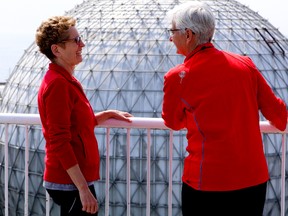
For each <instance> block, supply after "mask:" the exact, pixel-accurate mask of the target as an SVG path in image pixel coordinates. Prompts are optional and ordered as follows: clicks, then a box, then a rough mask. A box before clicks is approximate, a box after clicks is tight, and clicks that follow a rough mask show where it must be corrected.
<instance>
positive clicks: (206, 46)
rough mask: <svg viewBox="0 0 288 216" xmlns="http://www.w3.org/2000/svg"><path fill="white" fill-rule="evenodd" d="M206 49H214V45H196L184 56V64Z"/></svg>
mask: <svg viewBox="0 0 288 216" xmlns="http://www.w3.org/2000/svg"><path fill="white" fill-rule="evenodd" d="M207 48H214V45H213V44H212V43H210V42H208V43H204V44H200V45H198V46H197V47H196V48H195V49H194V50H193V51H192V52H191V53H190V54H188V55H187V56H186V58H185V59H184V62H186V61H188V60H189V59H190V58H191V57H192V56H194V55H195V54H196V53H197V52H199V51H201V50H204V49H207Z"/></svg>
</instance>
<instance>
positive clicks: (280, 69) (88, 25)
mask: <svg viewBox="0 0 288 216" xmlns="http://www.w3.org/2000/svg"><path fill="white" fill-rule="evenodd" d="M201 1H203V2H206V3H207V4H209V5H210V6H211V7H212V9H213V12H214V14H215V16H216V32H215V35H214V39H213V43H214V44H215V46H216V47H217V48H219V49H224V50H227V51H232V52H236V53H239V54H242V55H247V56H249V57H251V59H252V60H253V61H254V63H255V64H256V66H257V67H258V69H259V70H260V71H261V73H262V74H263V75H264V77H265V78H266V80H267V81H268V83H269V84H270V85H271V87H272V89H273V91H274V92H275V93H276V95H277V96H279V97H281V98H282V99H284V101H285V102H286V104H288V40H287V39H286V38H285V37H284V36H283V35H282V34H281V33H280V32H279V31H278V30H277V29H276V28H275V27H273V26H272V25H271V24H270V23H269V22H268V21H267V20H265V19H264V18H262V17H261V16H260V15H259V14H258V13H256V12H254V11H252V10H250V9H249V8H248V7H246V6H244V5H242V4H240V3H238V2H237V1H235V0H201ZM183 2H185V0H85V1H84V2H83V3H82V4H80V5H77V6H75V7H74V8H73V9H72V10H70V11H68V12H67V13H66V14H65V15H70V16H73V17H75V18H77V26H76V27H77V29H78V31H79V33H80V34H81V35H82V36H83V40H84V43H85V45H86V46H85V47H84V48H83V50H82V54H83V59H84V60H83V62H82V63H81V64H79V65H78V66H77V67H76V70H75V76H76V77H77V78H78V80H79V81H80V82H81V83H82V85H83V88H84V91H85V93H86V95H87V98H88V99H89V101H90V103H91V105H92V107H93V108H94V111H95V112H98V111H102V110H105V109H119V110H124V111H128V112H130V113H132V114H133V115H134V116H136V117H155V118H160V117H161V108H162V96H163V93H162V88H163V77H164V74H165V73H166V72H167V71H168V70H169V69H170V68H171V67H173V66H175V65H176V64H179V63H182V62H183V57H182V56H179V55H177V54H176V50H175V47H174V45H173V44H172V43H171V42H170V41H169V34H168V33H167V32H166V28H167V27H169V26H167V25H166V24H165V22H164V18H165V15H166V13H167V11H169V10H170V9H172V8H174V7H175V5H178V4H180V3H183ZM48 63H49V61H48V59H47V58H46V57H45V56H44V55H42V54H41V53H40V52H39V51H38V47H37V46H36V44H35V42H33V43H32V44H31V46H30V47H29V48H28V49H27V50H26V51H25V53H24V55H23V56H22V57H21V59H20V60H19V62H18V63H17V65H16V66H15V68H14V70H13V72H12V73H11V75H10V77H9V79H8V81H7V84H6V86H5V88H4V90H3V93H2V95H3V98H2V101H1V109H0V112H4V113H11V112H13V113H38V109H37V93H38V88H39V85H40V83H41V80H42V78H43V76H44V74H45V72H46V71H47V67H48ZM23 130H24V129H23V128H21V126H15V127H13V128H12V127H10V130H9V135H10V140H9V157H10V161H11V163H12V167H9V203H10V206H9V213H10V215H11V216H14V215H15V216H16V215H23V214H24V210H23V202H24V198H23V196H24V195H23V190H24V183H23V182H24V173H23V172H24V171H23V170H24V162H23V161H24V154H25V153H24V146H23V143H24V141H23V140H22V138H19V137H20V136H19V134H21V133H22V134H23V133H24V131H23ZM3 133H4V130H3V128H0V135H1V137H3V136H2V134H3ZM104 133H105V131H104V130H101V129H97V130H96V136H97V139H98V143H99V150H100V154H101V173H100V175H101V179H100V181H99V182H98V183H97V184H96V191H97V196H98V199H99V203H100V212H99V216H101V215H104V205H105V204H104V203H105V191H104V188H105V168H103V167H105V157H106V156H105V151H106V149H105V148H106V147H105V136H104V135H105V134H104ZM168 135H169V134H168V132H167V131H160V130H159V131H155V137H154V135H153V136H152V139H155V140H154V141H153V143H154V144H155V145H153V146H152V147H151V158H152V159H151V172H152V173H151V179H153V182H152V183H151V195H152V197H151V215H152V216H154V215H155V216H156V215H167V193H168V191H167V189H168V183H167V182H168V172H167V167H165V166H166V165H165V164H167V163H166V161H167V158H168V156H169V155H168V150H167V146H168ZM131 136H132V139H133V142H131V145H132V146H131V185H132V186H131V190H132V191H131V215H137V216H139V215H145V207H146V203H145V202H146V201H145V196H146V194H145V186H146V163H145V161H146V156H147V154H146V139H145V136H146V132H145V131H142V130H133V131H132V132H131ZM29 137H30V140H31V143H30V159H31V162H30V167H29V170H30V172H31V174H30V175H29V187H30V189H29V190H30V191H29V212H30V215H44V214H45V189H44V188H43V187H42V175H43V169H44V160H43V158H44V154H45V153H44V146H45V140H44V138H43V136H42V131H41V127H32V128H31V129H30V131H29ZM111 137H112V139H111V152H112V153H111V154H112V155H111V157H110V159H111V163H110V173H111V174H110V193H112V194H113V198H111V200H110V211H111V215H117V216H121V215H126V194H125V193H124V194H123V193H122V191H125V184H124V182H125V181H126V175H125V169H126V168H125V166H126V146H125V145H126V142H123V140H124V139H125V137H126V134H125V132H124V131H122V130H121V129H113V130H111ZM174 139H175V143H176V144H175V145H174V152H173V163H174V164H173V215H175V216H177V215H181V196H180V192H181V184H182V181H181V175H182V168H183V159H184V157H185V156H186V150H185V147H186V144H185V142H186V138H185V132H183V131H180V132H175V134H174ZM176 140H177V141H176ZM263 141H264V148H265V153H266V158H267V162H268V166H269V172H270V177H271V180H270V181H269V183H268V188H267V199H266V204H265V209H264V215H267V216H268V215H269V216H270V215H271V216H277V215H280V202H279V200H280V187H279V185H280V168H281V166H280V164H281V157H280V155H281V154H280V151H281V139H280V137H279V136H277V135H263ZM132 143H133V144H132ZM3 149H4V145H3V140H1V139H0V176H1V178H0V188H4V186H3V185H4V179H3V177H2V176H3V174H2V173H3V172H4V165H3V164H4V151H3ZM286 206H287V205H286ZM57 210H58V209H57V207H56V206H54V207H53V208H52V210H51V215H53V216H54V215H57V214H56V211H57ZM116 212H117V213H116ZM0 215H4V190H0Z"/></svg>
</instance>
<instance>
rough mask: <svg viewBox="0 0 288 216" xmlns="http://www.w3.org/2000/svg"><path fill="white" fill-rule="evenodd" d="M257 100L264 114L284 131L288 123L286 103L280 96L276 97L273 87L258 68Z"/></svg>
mask: <svg viewBox="0 0 288 216" xmlns="http://www.w3.org/2000/svg"><path fill="white" fill-rule="evenodd" d="M257 89H258V91H257V100H258V106H259V109H260V111H261V113H262V114H263V116H264V117H265V118H266V119H267V120H268V121H270V123H271V124H272V125H274V126H275V127H276V128H278V129H279V130H281V131H284V130H285V128H286V125H287V109H286V105H285V103H284V102H283V100H281V99H280V98H278V97H276V96H275V94H274V93H273V91H272V89H271V88H270V86H269V85H268V83H267V82H266V80H265V79H264V77H263V76H262V75H261V74H260V72H259V71H258V70H257Z"/></svg>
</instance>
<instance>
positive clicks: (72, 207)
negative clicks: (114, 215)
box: [47, 185, 98, 216]
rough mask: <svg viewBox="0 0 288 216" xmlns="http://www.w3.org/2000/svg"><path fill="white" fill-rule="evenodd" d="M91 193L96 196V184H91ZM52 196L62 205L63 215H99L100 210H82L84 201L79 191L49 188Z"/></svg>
mask: <svg viewBox="0 0 288 216" xmlns="http://www.w3.org/2000/svg"><path fill="white" fill-rule="evenodd" d="M89 189H90V191H91V193H92V194H93V195H94V197H96V193H95V189H94V185H91V186H89ZM47 192H48V193H49V195H50V197H51V198H52V199H53V201H54V202H55V203H56V204H58V205H60V208H61V216H97V215H98V212H96V213H95V214H90V213H87V212H84V211H82V203H81V200H80V196H79V191H78V190H75V191H59V190H49V189H47Z"/></svg>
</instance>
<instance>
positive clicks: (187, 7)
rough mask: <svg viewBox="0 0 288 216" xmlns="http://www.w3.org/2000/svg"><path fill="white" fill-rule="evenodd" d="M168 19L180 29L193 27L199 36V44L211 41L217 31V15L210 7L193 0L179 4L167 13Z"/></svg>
mask: <svg viewBox="0 0 288 216" xmlns="http://www.w3.org/2000/svg"><path fill="white" fill-rule="evenodd" d="M167 21H168V22H169V23H170V24H172V23H173V24H175V27H176V28H178V29H183V30H184V29H185V28H188V29H191V30H192V31H193V32H194V33H195V34H196V37H197V38H198V45H200V44H203V43H207V42H211V40H212V38H213V35H214V31H215V17H214V15H213V13H212V10H211V9H210V7H209V6H208V5H207V4H205V3H202V2H197V1H191V2H187V3H184V4H180V5H177V6H176V7H175V8H174V9H172V10H171V11H169V12H168V13H167Z"/></svg>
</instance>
